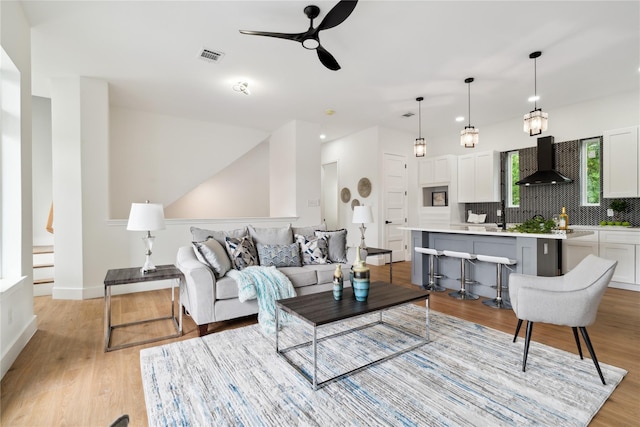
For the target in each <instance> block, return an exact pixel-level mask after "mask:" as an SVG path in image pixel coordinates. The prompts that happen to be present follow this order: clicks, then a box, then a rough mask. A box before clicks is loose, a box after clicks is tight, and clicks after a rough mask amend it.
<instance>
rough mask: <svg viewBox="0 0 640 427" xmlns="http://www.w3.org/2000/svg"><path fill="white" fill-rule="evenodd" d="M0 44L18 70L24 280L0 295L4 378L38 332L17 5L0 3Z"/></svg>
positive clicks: (24, 70)
mask: <svg viewBox="0 0 640 427" xmlns="http://www.w3.org/2000/svg"><path fill="white" fill-rule="evenodd" d="M0 44H1V45H2V48H3V49H4V51H5V52H6V53H7V55H8V56H9V57H10V58H11V60H12V62H13V63H14V65H15V66H16V67H17V69H18V70H19V71H20V135H21V138H20V141H19V144H20V148H19V149H20V175H21V180H20V181H21V182H20V193H21V201H20V204H19V205H18V206H15V207H13V209H18V210H20V214H21V218H22V221H21V223H20V227H19V228H20V231H19V232H20V244H19V246H18V247H11V248H4V250H13V251H18V252H19V254H20V255H19V257H17V258H18V261H17V262H18V264H19V265H18V266H12V267H11V268H10V270H16V271H17V272H19V275H20V276H24V278H23V279H22V280H21V281H19V282H18V283H16V284H15V285H14V286H12V287H11V288H9V289H2V291H1V292H0V313H1V314H0V353H1V357H2V360H1V363H0V374H1V376H2V377H4V375H5V373H6V372H7V371H8V370H9V368H10V367H11V365H12V364H13V362H14V361H15V360H16V358H17V357H18V355H19V354H20V352H21V351H22V350H23V349H24V347H25V346H26V345H27V343H28V342H29V340H30V339H31V337H32V336H33V334H34V333H35V332H36V329H37V318H36V316H35V315H34V311H33V257H32V254H31V252H32V240H33V237H32V231H31V228H32V224H31V217H32V200H31V182H32V181H31V134H32V132H31V36H30V26H29V23H28V22H27V20H26V18H25V16H24V13H23V10H22V5H21V3H20V2H14V1H9V2H8V1H0Z"/></svg>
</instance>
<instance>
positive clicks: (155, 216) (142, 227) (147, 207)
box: [127, 203, 165, 231]
mask: <svg viewBox="0 0 640 427" xmlns="http://www.w3.org/2000/svg"><path fill="white" fill-rule="evenodd" d="M164 228H165V225H164V209H163V207H162V204H160V203H131V211H130V212H129V223H128V224H127V230H131V231H155V230H164Z"/></svg>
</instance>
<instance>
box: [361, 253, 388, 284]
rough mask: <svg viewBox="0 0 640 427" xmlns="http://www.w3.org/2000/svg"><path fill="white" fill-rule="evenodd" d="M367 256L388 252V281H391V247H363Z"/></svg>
mask: <svg viewBox="0 0 640 427" xmlns="http://www.w3.org/2000/svg"><path fill="white" fill-rule="evenodd" d="M365 250H366V251H367V256H375V255H387V254H389V283H393V267H392V266H393V251H392V250H391V249H382V248H371V247H367V248H365Z"/></svg>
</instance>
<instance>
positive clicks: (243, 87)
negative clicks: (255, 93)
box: [233, 82, 251, 95]
mask: <svg viewBox="0 0 640 427" xmlns="http://www.w3.org/2000/svg"><path fill="white" fill-rule="evenodd" d="M233 90H235V91H236V92H240V93H244V94H245V95H251V92H250V91H249V83H247V82H238V83H236V84H234V85H233Z"/></svg>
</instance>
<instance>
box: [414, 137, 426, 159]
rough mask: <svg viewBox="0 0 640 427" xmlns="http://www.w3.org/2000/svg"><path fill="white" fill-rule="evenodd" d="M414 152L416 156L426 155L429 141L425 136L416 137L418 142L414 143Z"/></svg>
mask: <svg viewBox="0 0 640 427" xmlns="http://www.w3.org/2000/svg"><path fill="white" fill-rule="evenodd" d="M413 154H415V156H416V157H424V156H425V155H426V154H427V143H426V142H425V140H424V138H416V142H415V144H413Z"/></svg>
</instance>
